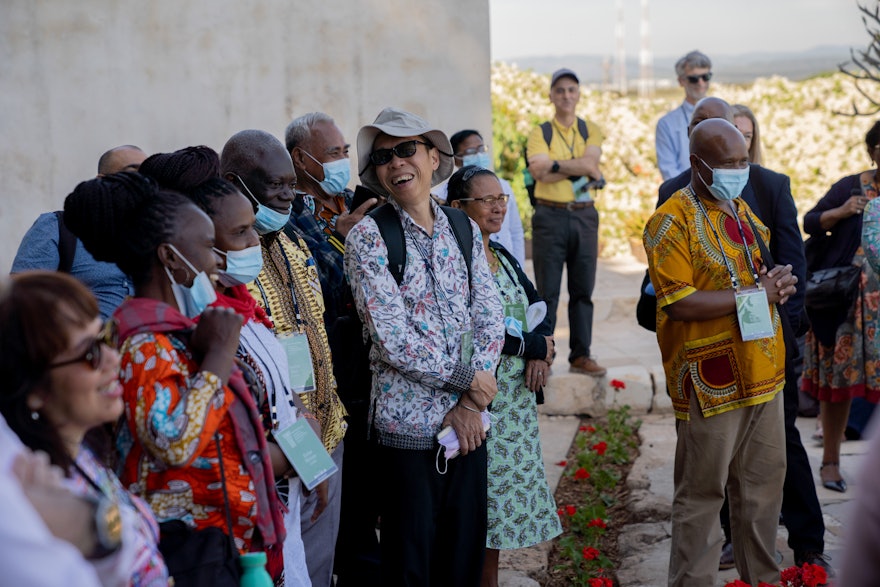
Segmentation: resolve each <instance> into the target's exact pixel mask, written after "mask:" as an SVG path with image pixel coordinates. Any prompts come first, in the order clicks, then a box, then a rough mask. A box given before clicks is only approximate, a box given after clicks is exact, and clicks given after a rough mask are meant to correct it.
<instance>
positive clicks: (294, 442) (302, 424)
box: [273, 418, 338, 491]
mask: <svg viewBox="0 0 880 587" xmlns="http://www.w3.org/2000/svg"><path fill="white" fill-rule="evenodd" d="M273 435H274V436H275V440H276V441H278V446H279V447H281V451H282V452H283V453H284V456H286V457H287V460H288V461H290V464H291V465H293V468H294V470H295V471H296V474H297V475H298V476H299V478H300V479H301V480H302V482H303V485H305V486H306V488H307V489H308V490H309V491H311V490H312V489H314V488H315V487H316V486H317V485H318V484H319V483H320V482H321V481H323V480H324V479H326V478H327V477H329V476H330V475H332V474H334V473H336V471H337V470H338V467H337V466H336V463H334V462H333V457H331V456H330V453H328V452H327V449H325V448H324V445H323V444H321V439H320V438H318V435H317V434H315V431H314V430H312V427H311V426H310V425H309V422H308V420H306V419H305V418H297V420H296V422H294V423H293V424H291V425H290V426H288V427H287V428H284V429H282V430H276V431H275V432H274V433H273Z"/></svg>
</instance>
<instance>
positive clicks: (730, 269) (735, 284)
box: [689, 187, 761, 291]
mask: <svg viewBox="0 0 880 587" xmlns="http://www.w3.org/2000/svg"><path fill="white" fill-rule="evenodd" d="M689 189H690V192H691V194H692V195H693V197H694V201H695V202H696V204H697V207H698V208H699V209H700V212H702V213H703V217H705V218H706V224H708V225H709V228H711V229H712V234H714V235H715V240H717V241H718V250H719V251H721V257H722V258H723V259H724V265H725V267H727V272H728V273H729V274H730V281H731V283H732V284H733V289H735V290H736V291H739V290H740V285H739V279H738V278H737V276H736V272H734V270H733V267H732V266H731V265H730V260H729V259H728V258H727V254H726V253H725V252H724V245H723V244H722V243H721V236H720V235H719V234H718V231H717V230H715V226H714V225H713V224H712V221H711V220H710V219H709V213H708V212H707V211H706V208H705V207H704V206H703V202H702V201H701V200H700V198H699V196H697V194H696V192H694V188H693V187H689ZM734 208H735V209H734V212H735V214H734V218H735V219H736V226H737V228H738V229H739V236H740V238H741V239H742V242H743V247H744V248H745V253H746V260H747V261H748V262H749V268H750V269H751V270H752V275H753V276H754V278H755V285H756V286H757V287H758V289H760V288H761V280H760V279H759V277H758V270H757V269H756V268H755V264H754V262H753V261H752V251H751V248H750V247H749V243H748V241H747V240H746V235H745V231H743V227H742V223H741V222H740V220H739V210H738V209H737V208H736V206H734ZM755 238H758V237H757V235H756V236H755Z"/></svg>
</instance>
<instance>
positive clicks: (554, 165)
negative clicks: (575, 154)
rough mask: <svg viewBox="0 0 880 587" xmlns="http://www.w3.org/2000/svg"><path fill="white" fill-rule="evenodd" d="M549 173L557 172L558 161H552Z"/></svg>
mask: <svg viewBox="0 0 880 587" xmlns="http://www.w3.org/2000/svg"><path fill="white" fill-rule="evenodd" d="M550 172H551V173H559V161H554V162H553V167H551V168H550Z"/></svg>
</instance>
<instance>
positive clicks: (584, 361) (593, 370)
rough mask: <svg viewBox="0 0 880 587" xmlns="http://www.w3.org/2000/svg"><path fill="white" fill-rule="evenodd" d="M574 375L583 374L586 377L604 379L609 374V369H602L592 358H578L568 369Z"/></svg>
mask: <svg viewBox="0 0 880 587" xmlns="http://www.w3.org/2000/svg"><path fill="white" fill-rule="evenodd" d="M568 370H569V371H571V372H572V373H582V374H584V375H592V376H593V377H602V376H603V375H605V373H607V372H608V369H606V368H605V367H602V366H600V365H599V363H597V362H596V361H594V360H593V359H591V358H590V357H578V358H576V359H575V360H574V361H572V362H571V365H570V366H569V368H568Z"/></svg>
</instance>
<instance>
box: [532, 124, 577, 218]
mask: <svg viewBox="0 0 880 587" xmlns="http://www.w3.org/2000/svg"><path fill="white" fill-rule="evenodd" d="M577 126H578V132H579V133H580V135H581V138H582V139H584V142H586V140H587V138H588V137H589V136H590V131H588V130H587V121H586V120H584V119H583V118H578V119H577ZM541 134H543V135H544V142H545V143H547V148H548V149H549V148H550V141H552V140H553V124H552V123H551V122H550V121H549V120H548V121H546V122H542V123H541ZM523 159H524V160H525V162H526V167H525V169H523V183H525V185H526V191H527V192H528V194H529V202H531V203H532V206H534V205H535V178H534V177H532V174H531V173H529V153H528V148H527V147H523ZM574 179H575V180H576V179H578V178H577V177H575V178H574Z"/></svg>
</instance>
